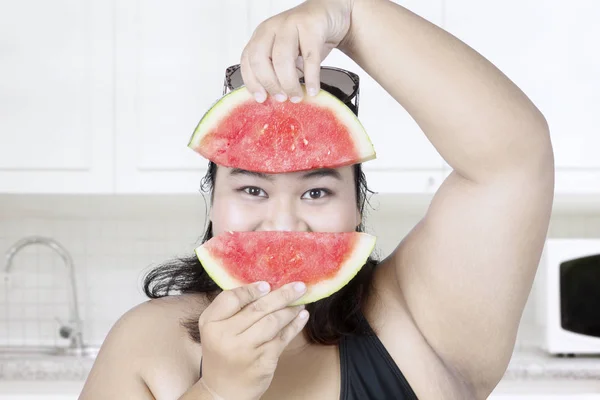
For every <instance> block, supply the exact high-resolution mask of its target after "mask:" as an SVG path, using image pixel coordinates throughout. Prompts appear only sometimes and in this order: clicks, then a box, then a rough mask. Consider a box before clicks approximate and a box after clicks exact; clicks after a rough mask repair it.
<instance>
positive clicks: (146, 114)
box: [116, 0, 249, 193]
mask: <svg viewBox="0 0 600 400" xmlns="http://www.w3.org/2000/svg"><path fill="white" fill-rule="evenodd" d="M247 7H248V5H247V2H244V1H235V0H220V1H197V0H174V1H169V2H166V1H158V0H144V1H141V0H122V1H118V2H117V10H116V131H117V138H116V140H117V146H116V149H117V159H116V161H117V174H116V182H117V192H119V193H127V192H134V193H135V192H137V193H142V192H152V193H156V192H168V193H188V192H189V193H196V192H197V191H198V188H199V185H200V179H201V177H202V176H203V175H204V172H205V170H206V166H207V163H208V162H207V160H206V159H204V158H202V157H201V156H200V155H198V154H197V153H195V152H194V151H192V150H191V149H189V148H188V147H187V144H188V141H189V139H190V137H191V135H192V133H193V131H194V129H195V128H196V125H197V124H198V122H199V121H200V119H201V118H202V116H203V114H204V113H205V112H206V111H207V110H208V109H209V108H210V106H211V105H212V104H213V103H214V102H215V101H216V100H217V99H218V98H219V97H220V96H221V94H222V88H223V79H224V73H225V69H226V67H227V66H229V65H230V64H235V63H238V62H239V59H240V55H241V52H242V49H243V46H244V45H245V43H246V42H247V40H248V34H249V32H248V14H247Z"/></svg>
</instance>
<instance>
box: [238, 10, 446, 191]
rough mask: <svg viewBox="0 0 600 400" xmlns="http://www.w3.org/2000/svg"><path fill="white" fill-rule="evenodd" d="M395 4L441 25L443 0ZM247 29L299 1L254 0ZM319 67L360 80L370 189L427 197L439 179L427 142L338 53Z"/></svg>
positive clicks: (437, 161) (366, 77) (440, 166)
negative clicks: (370, 151) (372, 154)
mask: <svg viewBox="0 0 600 400" xmlns="http://www.w3.org/2000/svg"><path fill="white" fill-rule="evenodd" d="M396 2H397V3H398V4H401V5H403V6H405V7H406V8H408V9H410V10H411V11H413V12H415V13H417V14H419V15H421V16H422V17H424V18H426V19H428V20H429V21H431V22H433V23H435V24H437V25H440V24H441V21H442V11H443V3H442V0H434V1H427V2H423V1H418V0H397V1H396ZM250 3H251V4H252V6H251V11H250V21H251V30H254V29H255V28H256V26H257V25H258V24H259V23H260V22H262V21H263V20H265V19H266V18H268V17H270V16H272V15H275V14H277V13H280V12H282V11H285V10H287V9H289V8H292V7H294V6H296V5H298V4H300V3H302V1H301V0H283V1H275V0H252V1H251V2H250ZM322 65H330V66H335V67H340V68H345V69H348V70H350V71H353V72H356V73H357V74H358V75H359V76H360V82H361V83H360V104H359V119H360V121H361V122H362V124H363V125H364V127H365V129H366V130H367V133H368V134H369V136H370V137H371V140H372V142H373V145H374V147H375V151H376V152H377V159H375V160H372V161H369V162H367V163H365V164H364V169H365V174H366V175H367V178H368V181H369V186H370V187H371V188H372V189H373V190H375V191H377V192H379V193H399V192H402V193H406V192H416V193H430V192H433V191H435V190H436V189H437V187H438V186H439V184H440V183H441V181H442V179H443V159H442V158H441V156H440V155H439V153H438V152H437V150H435V148H434V147H433V145H432V144H431V142H429V140H428V139H427V137H426V136H425V134H424V133H423V132H422V131H421V129H420V128H419V126H418V125H417V124H416V122H415V121H414V120H413V119H412V117H410V115H409V114H408V112H406V111H405V110H404V109H403V108H402V107H401V106H400V105H399V104H398V103H397V102H396V101H395V100H394V99H393V98H392V96H390V95H389V94H388V93H387V92H386V91H385V90H384V89H383V88H382V87H381V86H380V85H379V84H378V83H377V82H375V80H374V79H373V78H371V77H370V76H369V75H367V73H366V72H365V71H364V70H363V69H362V68H360V67H359V66H358V65H357V64H356V63H355V62H354V61H352V60H351V59H350V58H349V57H347V56H346V55H345V54H343V53H342V52H340V51H338V50H337V49H334V50H333V51H332V52H331V53H330V54H329V56H328V57H327V58H326V59H325V60H323V62H322Z"/></svg>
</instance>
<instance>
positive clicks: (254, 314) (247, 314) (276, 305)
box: [227, 282, 306, 333]
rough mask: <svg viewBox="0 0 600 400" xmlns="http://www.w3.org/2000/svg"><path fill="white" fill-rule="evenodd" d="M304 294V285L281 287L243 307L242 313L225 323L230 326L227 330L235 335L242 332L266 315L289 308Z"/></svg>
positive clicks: (290, 284)
mask: <svg viewBox="0 0 600 400" xmlns="http://www.w3.org/2000/svg"><path fill="white" fill-rule="evenodd" d="M305 293H306V285H304V284H300V285H299V282H296V283H288V284H286V285H283V286H282V287H280V288H279V289H277V290H274V291H272V292H271V293H269V294H268V295H267V296H264V297H261V298H259V299H258V300H256V301H254V302H252V303H250V304H248V305H247V306H246V307H244V309H243V310H242V311H240V312H239V313H237V315H235V316H234V317H232V318H231V319H230V320H229V321H227V323H228V324H230V325H231V326H229V327H228V329H230V330H231V332H236V333H241V332H244V331H246V330H247V329H249V328H250V327H251V326H252V325H254V324H255V323H257V322H258V321H260V320H261V319H263V318H264V317H265V316H267V315H268V314H271V313H274V312H276V311H279V310H282V309H285V308H289V305H290V304H291V303H293V302H295V301H296V300H298V299H299V298H300V297H302V296H303V295H304V294H305Z"/></svg>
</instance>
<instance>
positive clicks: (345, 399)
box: [340, 317, 417, 400]
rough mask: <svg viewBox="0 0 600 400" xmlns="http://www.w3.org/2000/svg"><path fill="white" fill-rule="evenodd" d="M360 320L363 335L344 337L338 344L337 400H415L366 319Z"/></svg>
mask: <svg viewBox="0 0 600 400" xmlns="http://www.w3.org/2000/svg"><path fill="white" fill-rule="evenodd" d="M361 320H362V323H363V324H364V327H365V328H366V329H365V330H366V332H367V334H366V335H360V336H358V335H357V336H344V337H342V339H341V340H340V365H341V369H342V370H341V381H342V388H341V394H340V400H367V399H368V400H409V399H410V400H413V399H417V396H416V394H415V392H414V391H413V390H412V388H411V387H410V385H409V384H408V381H407V380H406V378H405V377H404V374H402V371H400V369H399V368H398V366H397V365H396V363H395V362H394V360H393V359H392V356H390V353H388V351H387V349H386V348H385V347H384V345H383V343H381V341H380V340H379V337H377V335H376V334H375V332H373V329H372V328H371V326H370V325H369V323H368V321H367V320H366V318H364V317H361Z"/></svg>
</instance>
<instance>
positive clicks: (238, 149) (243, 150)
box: [188, 86, 376, 173]
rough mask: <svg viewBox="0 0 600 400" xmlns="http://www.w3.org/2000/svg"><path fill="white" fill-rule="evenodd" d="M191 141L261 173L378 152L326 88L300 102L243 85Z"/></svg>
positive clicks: (211, 155)
mask: <svg viewBox="0 0 600 400" xmlns="http://www.w3.org/2000/svg"><path fill="white" fill-rule="evenodd" d="M303 89H304V91H306V88H305V87H304V86H303ZM188 147H190V148H191V149H193V150H194V151H196V152H198V153H199V154H201V155H202V156H203V157H205V158H206V159H208V160H211V161H213V162H214V163H216V164H218V165H223V166H226V167H233V168H241V169H245V170H248V171H256V172H262V173H282V172H292V171H303V170H311V169H316V168H338V167H342V166H345V165H351V164H356V163H361V162H365V161H368V160H371V159H374V158H375V157H376V155H375V149H374V148H373V145H372V143H371V140H370V139H369V137H368V135H367V134H366V132H365V129H364V127H363V126H362V124H361V123H360V122H359V120H358V118H357V117H356V116H355V115H354V113H353V112H352V110H350V108H348V106H346V105H345V104H344V103H342V102H341V101H340V100H338V98H337V97H335V96H333V95H332V94H330V93H329V92H327V91H325V90H321V91H320V92H319V94H317V95H316V96H314V97H309V96H304V99H303V100H302V102H300V103H292V102H291V101H286V102H283V103H280V102H278V101H276V100H274V99H273V97H271V96H269V97H268V98H267V100H266V101H265V102H264V103H258V102H257V101H256V100H255V99H254V97H253V96H252V94H251V93H250V92H249V91H248V90H247V89H246V87H245V86H242V87H241V88H239V89H236V90H234V91H232V92H230V93H228V94H227V95H225V96H223V97H222V98H221V99H220V100H219V101H217V102H216V103H215V104H214V105H213V106H212V107H211V108H210V109H209V110H208V112H207V113H206V114H205V115H204V116H203V117H202V119H201V120H200V122H199V124H198V126H197V127H196V129H195V131H194V134H193V135H192V138H191V139H190V142H189V143H188Z"/></svg>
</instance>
